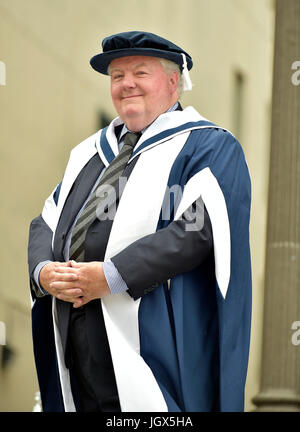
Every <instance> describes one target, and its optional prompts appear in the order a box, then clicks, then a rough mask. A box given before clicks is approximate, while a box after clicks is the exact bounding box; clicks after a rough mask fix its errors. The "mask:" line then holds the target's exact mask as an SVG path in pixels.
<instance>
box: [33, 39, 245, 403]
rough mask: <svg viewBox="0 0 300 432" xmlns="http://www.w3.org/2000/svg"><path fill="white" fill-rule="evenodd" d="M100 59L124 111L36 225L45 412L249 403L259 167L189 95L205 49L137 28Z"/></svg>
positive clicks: (98, 136) (90, 141)
mask: <svg viewBox="0 0 300 432" xmlns="http://www.w3.org/2000/svg"><path fill="white" fill-rule="evenodd" d="M102 46H103V52H102V53H101V54H98V55H96V56H94V57H93V58H92V59H91V65H92V67H93V68H94V69H95V70H96V71H98V72H100V73H102V74H106V75H109V76H110V82H111V97H112V100H113V103H114V106H115V108H116V111H117V113H118V117H117V118H116V119H114V120H113V121H112V122H111V124H110V125H109V126H108V127H107V128H104V129H102V130H100V131H98V132H96V133H95V134H94V135H93V136H91V137H89V138H87V139H86V140H85V141H83V142H82V143H81V144H79V145H78V146H77V147H75V148H74V149H73V151H72V152H71V155H70V159H69V162H68V165H67V167H66V171H65V173H64V176H63V180H62V182H61V183H60V184H59V185H58V186H57V187H56V188H55V189H54V191H53V193H52V194H51V195H50V197H49V198H48V199H47V200H46V202H45V206H44V209H43V211H42V214H41V215H40V216H39V217H37V218H36V219H34V220H33V221H32V223H31V227H30V237H29V248H28V251H29V252H28V253H29V273H30V283H31V293H32V298H33V310H32V320H33V340H34V351H35V359H36V366H37V372H38V378H39V384H40V390H41V396H42V404H43V409H44V411H75V410H77V411H104V412H113V411H161V412H163V411H228V410H229V411H240V410H243V393H244V385H245V379H246V371H247V362H248V349H249V338H250V315H251V269H250V252H249V235H248V230H249V212H250V181H249V174H248V169H247V164H246V162H245V158H244V155H243V151H242V149H241V146H240V144H239V143H238V142H237V140H236V139H235V138H234V136H233V135H232V134H231V133H230V132H228V131H226V130H224V129H223V128H220V127H218V126H216V125H214V124H213V123H211V122H209V121H208V120H206V119H205V118H203V117H202V116H201V115H200V114H199V113H198V112H197V111H196V110H195V109H194V108H192V107H187V108H185V109H182V107H181V105H180V104H179V102H178V99H179V97H180V94H181V91H182V89H183V90H184V89H190V88H191V82H190V79H189V73H188V70H190V69H191V67H192V65H193V63H192V59H191V57H190V56H189V54H187V53H186V52H185V51H183V50H182V49H181V48H180V47H178V46H177V45H174V44H173V43H171V42H170V41H168V40H166V39H164V38H162V37H160V36H157V35H154V34H152V33H146V32H135V31H133V32H126V33H120V34H116V35H113V36H110V37H108V38H106V39H104V41H103V44H102Z"/></svg>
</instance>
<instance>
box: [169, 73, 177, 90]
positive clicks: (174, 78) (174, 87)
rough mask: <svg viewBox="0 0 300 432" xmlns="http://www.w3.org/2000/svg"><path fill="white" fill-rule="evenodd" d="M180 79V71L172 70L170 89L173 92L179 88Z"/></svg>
mask: <svg viewBox="0 0 300 432" xmlns="http://www.w3.org/2000/svg"><path fill="white" fill-rule="evenodd" d="M178 79H179V77H178V72H177V71H172V72H171V73H170V75H169V84H170V91H171V93H172V94H173V93H174V92H175V91H176V90H177V85H178Z"/></svg>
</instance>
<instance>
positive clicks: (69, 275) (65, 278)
mask: <svg viewBox="0 0 300 432" xmlns="http://www.w3.org/2000/svg"><path fill="white" fill-rule="evenodd" d="M78 279H79V277H78V274H76V273H74V271H73V272H62V271H55V280H56V281H58V282H59V281H61V282H72V281H77V280H78Z"/></svg>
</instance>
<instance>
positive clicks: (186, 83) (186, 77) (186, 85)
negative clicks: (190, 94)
mask: <svg viewBox="0 0 300 432" xmlns="http://www.w3.org/2000/svg"><path fill="white" fill-rule="evenodd" d="M181 55H182V58H183V65H182V66H183V68H182V77H183V88H182V90H183V91H191V90H192V88H193V84H192V81H191V78H190V74H189V71H188V68H187V62H186V55H185V54H183V53H182V54H181Z"/></svg>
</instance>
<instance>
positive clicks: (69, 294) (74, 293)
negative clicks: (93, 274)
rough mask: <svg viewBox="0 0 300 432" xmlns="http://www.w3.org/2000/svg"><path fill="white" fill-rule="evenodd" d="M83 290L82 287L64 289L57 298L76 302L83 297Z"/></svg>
mask: <svg viewBox="0 0 300 432" xmlns="http://www.w3.org/2000/svg"><path fill="white" fill-rule="evenodd" d="M82 294H83V293H82V291H81V290H80V289H70V290H66V291H63V292H61V293H59V294H57V296H56V297H57V298H58V299H59V300H63V301H68V302H72V303H74V302H76V301H78V300H79V298H80V297H82Z"/></svg>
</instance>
